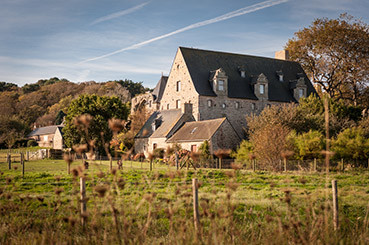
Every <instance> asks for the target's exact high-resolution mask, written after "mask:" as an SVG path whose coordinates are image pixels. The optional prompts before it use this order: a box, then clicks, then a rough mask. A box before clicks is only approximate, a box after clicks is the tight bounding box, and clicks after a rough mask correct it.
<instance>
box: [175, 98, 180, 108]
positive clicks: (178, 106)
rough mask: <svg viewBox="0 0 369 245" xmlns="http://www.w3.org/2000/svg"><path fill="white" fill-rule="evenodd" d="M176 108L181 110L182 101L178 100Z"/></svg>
mask: <svg viewBox="0 0 369 245" xmlns="http://www.w3.org/2000/svg"><path fill="white" fill-rule="evenodd" d="M176 108H177V109H180V108H181V100H176Z"/></svg>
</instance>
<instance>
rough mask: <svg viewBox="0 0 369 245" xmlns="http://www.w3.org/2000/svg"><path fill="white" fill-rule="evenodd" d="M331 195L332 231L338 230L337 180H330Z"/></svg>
mask: <svg viewBox="0 0 369 245" xmlns="http://www.w3.org/2000/svg"><path fill="white" fill-rule="evenodd" d="M332 194H333V226H334V230H337V229H338V195H337V180H332Z"/></svg>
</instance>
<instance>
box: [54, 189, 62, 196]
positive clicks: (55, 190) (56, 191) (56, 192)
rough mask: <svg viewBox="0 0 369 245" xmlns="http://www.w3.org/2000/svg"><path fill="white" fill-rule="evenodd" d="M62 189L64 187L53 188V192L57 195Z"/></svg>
mask: <svg viewBox="0 0 369 245" xmlns="http://www.w3.org/2000/svg"><path fill="white" fill-rule="evenodd" d="M63 191H64V189H63V188H55V189H54V192H55V194H56V195H58V196H59V195H60V194H61V193H62V192H63Z"/></svg>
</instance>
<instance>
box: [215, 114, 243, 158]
mask: <svg viewBox="0 0 369 245" xmlns="http://www.w3.org/2000/svg"><path fill="white" fill-rule="evenodd" d="M240 141H241V138H240V137H239V136H238V135H237V133H236V132H235V130H234V129H233V127H232V126H231V124H230V123H229V122H228V121H227V120H225V121H224V122H223V123H222V125H220V127H219V129H218V130H217V131H216V132H215V134H214V135H213V136H212V137H211V140H210V146H211V147H210V149H211V153H214V151H216V150H218V149H234V150H235V149H236V148H237V146H238V145H239V143H240Z"/></svg>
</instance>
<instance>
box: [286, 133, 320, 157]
mask: <svg viewBox="0 0 369 245" xmlns="http://www.w3.org/2000/svg"><path fill="white" fill-rule="evenodd" d="M290 137H291V140H292V141H293V143H294V145H295V148H296V149H295V151H296V155H297V158H299V159H312V158H319V157H321V156H322V154H321V151H322V150H323V149H324V145H325V140H324V136H323V134H322V133H320V132H319V131H315V130H310V131H309V132H307V133H303V134H300V135H296V134H292V135H291V136H290Z"/></svg>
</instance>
